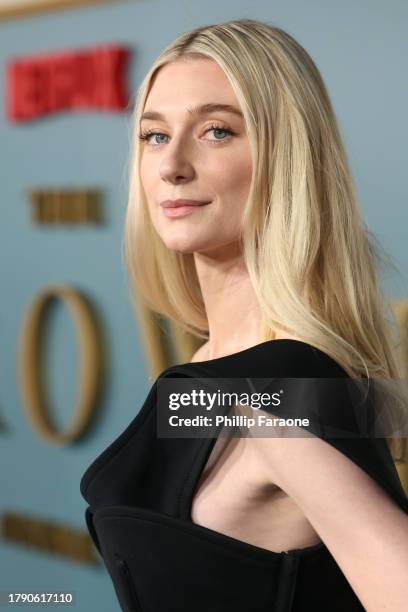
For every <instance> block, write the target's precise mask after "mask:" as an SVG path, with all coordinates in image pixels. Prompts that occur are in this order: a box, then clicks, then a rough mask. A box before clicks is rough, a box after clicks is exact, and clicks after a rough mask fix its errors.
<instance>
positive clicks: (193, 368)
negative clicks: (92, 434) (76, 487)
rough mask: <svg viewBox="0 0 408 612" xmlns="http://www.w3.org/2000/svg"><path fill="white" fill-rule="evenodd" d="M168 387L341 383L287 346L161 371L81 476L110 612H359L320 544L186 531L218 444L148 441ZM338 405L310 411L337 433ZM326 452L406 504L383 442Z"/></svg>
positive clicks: (331, 368) (327, 361)
mask: <svg viewBox="0 0 408 612" xmlns="http://www.w3.org/2000/svg"><path fill="white" fill-rule="evenodd" d="M171 377H177V378H187V379H188V378H189V377H190V378H191V377H193V378H194V377H196V378H203V379H204V378H211V379H215V378H223V379H227V378H243V379H247V380H248V379H250V378H251V377H253V378H256V379H262V378H264V379H268V378H271V377H274V378H275V377H284V378H327V379H336V378H337V379H343V380H344V379H345V378H348V379H349V380H350V378H349V377H348V375H347V373H346V372H345V371H344V370H343V369H342V368H341V367H340V366H339V364H337V362H335V361H334V360H333V359H332V358H331V357H329V356H328V355H327V354H326V353H324V352H322V351H321V350H319V349H317V348H315V347H312V346H311V345H309V344H307V343H305V342H301V341H298V340H288V339H282V340H270V341H267V342H263V343H261V344H258V345H255V346H253V347H251V348H249V349H246V350H243V351H240V352H238V353H235V354H233V355H228V356H226V357H220V358H218V359H213V360H211V361H202V362H195V363H186V364H181V365H176V366H173V367H170V368H168V369H166V370H164V372H162V373H161V374H160V376H159V377H158V379H156V381H155V382H154V384H153V385H152V387H151V389H150V392H149V394H148V396H147V398H146V400H145V403H144V404H143V406H142V408H141V410H140V411H139V412H138V414H137V415H136V417H135V418H134V419H133V421H132V422H131V423H130V424H129V425H128V427H127V428H126V429H125V430H124V431H123V432H122V434H120V435H119V436H118V437H117V439H116V440H114V441H113V442H112V443H111V444H110V445H109V446H108V448H106V450H104V451H103V452H102V453H101V454H100V455H99V456H98V457H97V459H96V460H95V461H94V462H93V463H92V464H91V465H90V466H89V468H88V469H87V470H86V472H85V473H84V475H83V477H82V480H81V485H80V488H81V493H82V495H83V497H84V498H85V499H86V501H87V502H88V504H89V506H88V507H87V508H86V513H85V518H86V522H87V526H88V529H89V532H90V534H91V537H92V539H93V541H94V543H95V545H96V547H97V549H98V551H99V552H100V554H101V556H102V558H103V561H104V563H105V565H106V567H107V570H108V572H109V574H110V577H111V579H112V582H113V585H114V588H115V591H116V594H117V597H118V600H119V603H120V606H121V609H122V610H125V611H127V612H244V611H245V612H249V611H251V612H272V611H274V612H289V611H292V612H299V611H302V612H309V611H313V612H329V611H330V612H346V611H347V612H354V611H357V610H359V611H361V610H364V608H363V606H362V604H361V603H360V602H359V600H358V598H357V596H356V595H355V593H354V591H353V590H352V588H351V586H350V585H349V583H348V582H347V580H346V578H345V576H344V574H343V573H342V571H341V569H340V567H339V566H338V565H337V563H336V561H335V559H334V557H333V556H332V555H331V554H330V552H329V550H328V549H327V547H326V546H325V544H324V543H323V542H320V543H318V544H316V545H314V546H309V547H307V548H300V549H292V550H288V551H283V552H272V551H270V550H268V549H266V548H261V547H258V546H255V545H253V544H249V543H246V542H243V541H241V540H238V539H236V538H234V537H231V536H228V535H225V534H222V533H219V532H217V531H214V530H212V529H209V528H207V527H203V526H201V525H197V524H195V523H193V522H192V520H191V506H192V499H193V493H194V491H195V488H196V485H197V483H198V481H199V478H200V475H201V473H202V471H203V469H204V467H205V465H206V463H207V460H208V459H209V457H210V454H211V451H212V449H213V447H214V444H215V441H216V439H217V437H216V436H215V437H202V438H193V437H192V438H166V437H159V436H158V435H157V429H156V427H157V425H156V412H157V410H156V409H157V385H158V381H159V380H163V379H164V378H171ZM330 399H331V400H332V402H331V406H332V407H333V406H336V398H334V397H332V398H330ZM326 400H327V398H326ZM329 403H330V402H329ZM337 405H338V408H339V409H338V410H337V409H333V408H332V409H331V410H329V409H328V408H327V407H328V404H327V401H326V402H322V403H321V404H319V405H318V409H319V410H321V412H322V414H323V408H324V414H325V415H326V413H327V414H329V415H331V416H330V417H329V423H328V425H330V424H331V423H330V419H331V418H333V419H334V420H336V427H337V430H339V429H338V427H339V424H340V425H341V423H340V421H339V414H341V415H347V410H346V409H345V408H347V407H345V406H344V404H342V403H337ZM315 408H316V406H315ZM349 417H350V414H348V416H345V417H344V418H346V419H348V418H349ZM326 424H327V418H326ZM347 427H348V424H346V425H345V429H347ZM326 441H327V442H328V443H330V444H331V445H332V446H334V447H335V448H336V449H337V450H339V451H340V452H342V453H344V454H345V455H346V456H347V457H349V458H350V459H351V460H352V461H353V462H354V463H356V464H357V465H358V466H359V467H360V468H362V469H363V470H364V471H365V472H366V473H368V474H369V475H370V476H371V477H372V478H373V479H374V480H375V481H376V482H377V483H379V484H380V485H381V486H382V487H383V489H384V490H385V491H386V492H387V493H388V494H389V495H390V497H391V498H392V499H393V500H394V501H395V502H396V504H397V505H398V506H399V507H400V508H402V509H403V510H404V511H405V512H407V513H408V497H407V495H406V493H405V492H404V490H403V488H402V485H401V482H400V480H399V477H398V472H397V470H396V467H395V464H394V462H393V460H392V457H391V454H390V452H389V450H388V447H387V444H386V442H385V439H384V438H371V439H369V438H367V437H364V438H363V437H361V438H358V439H356V438H353V437H351V436H345V437H343V438H341V437H328V438H326ZM384 537H386V534H385V535H384ZM384 571H388V570H387V568H385V570H384ZM389 571H392V570H391V569H389Z"/></svg>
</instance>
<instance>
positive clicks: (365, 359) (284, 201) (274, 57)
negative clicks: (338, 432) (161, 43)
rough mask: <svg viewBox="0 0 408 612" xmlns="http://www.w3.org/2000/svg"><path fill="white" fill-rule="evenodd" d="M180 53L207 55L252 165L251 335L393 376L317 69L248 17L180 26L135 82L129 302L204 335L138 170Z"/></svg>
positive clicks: (194, 282) (390, 327)
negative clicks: (258, 318) (160, 89)
mask: <svg viewBox="0 0 408 612" xmlns="http://www.w3.org/2000/svg"><path fill="white" fill-rule="evenodd" d="M181 57H182V58H186V59H191V60H194V58H203V57H205V58H211V59H212V60H214V61H216V62H217V63H218V64H219V66H220V67H221V68H222V69H223V71H224V72H225V74H226V76H227V77H228V79H229V81H230V83H231V86H232V88H233V90H234V92H235V95H236V97H237V99H238V102H239V105H240V107H241V110H242V112H243V114H244V119H245V124H246V129H247V134H248V139H249V143H250V147H251V153H252V163H253V168H254V171H253V176H252V182H251V186H250V191H249V195H248V200H247V204H246V209H245V213H244V219H243V230H242V250H243V257H244V259H245V262H246V266H247V269H248V273H249V275H250V278H251V281H252V285H253V288H254V291H255V292H256V295H257V297H258V300H259V304H260V308H261V311H262V316H263V323H262V330H261V333H262V337H263V338H264V339H265V340H271V339H274V337H275V334H276V330H278V329H280V330H290V331H291V332H292V333H294V334H295V335H297V336H298V337H300V338H302V339H303V340H304V341H305V342H307V343H309V344H311V345H313V346H315V347H317V348H319V349H320V350H322V351H324V352H325V353H327V354H328V355H329V356H331V357H332V358H333V359H334V360H335V361H337V362H338V363H339V364H340V365H341V366H342V367H343V368H344V369H345V370H346V371H347V373H348V374H349V375H350V376H351V377H360V376H367V377H376V378H399V377H403V376H404V368H403V364H402V359H401V357H400V355H399V353H398V334H397V330H396V325H395V320H394V319H393V315H392V312H391V309H390V305H389V304H388V302H387V301H386V300H385V298H384V296H383V295H382V294H381V291H380V288H379V282H378V279H377V272H376V265H375V264H376V259H378V260H380V254H379V253H380V247H379V245H378V244H376V241H375V239H374V238H373V237H372V236H371V235H370V232H369V231H368V230H367V227H366V226H365V223H364V221H363V219H362V215H361V212H360V209H359V204H358V199H357V194H356V189H355V187H354V182H353V178H352V174H351V171H350V168H349V163H348V160H347V156H346V152H345V147H344V144H343V141H342V137H341V135H340V130H339V127H338V123H337V120H336V116H335V112H334V110H333V107H332V104H331V101H330V99H329V95H328V92H327V90H326V87H325V85H324V82H323V80H322V77H321V75H320V72H319V70H318V68H317V67H316V65H315V63H314V62H313V60H312V59H311V57H310V56H309V55H308V53H307V52H306V51H305V49H304V48H303V47H302V46H301V45H300V44H299V43H298V42H296V40H295V39H294V38H293V37H292V36H290V35H289V34H288V33H287V32H285V31H283V30H282V29H280V28H277V27H273V26H271V25H269V24H266V23H263V22H259V21H255V20H252V19H240V20H235V21H228V22H226V23H220V24H214V25H208V26H204V27H200V28H197V29H194V30H192V31H191V32H186V33H184V34H182V35H181V36H179V37H178V38H177V39H176V40H175V41H174V42H172V43H171V44H170V45H169V46H168V47H167V48H165V49H164V51H163V52H162V53H161V54H160V56H159V57H158V58H157V60H156V61H155V62H154V64H153V66H152V67H151V69H150V71H149V72H148V73H147V75H146V76H145V78H144V80H143V82H142V84H141V86H140V87H139V89H138V92H137V95H136V99H135V105H134V111H133V116H132V144H131V155H130V160H129V164H130V174H129V199H128V205H127V210H126V218H125V235H124V246H125V259H126V265H127V269H128V273H129V277H130V282H131V294H132V299H133V301H134V304H135V305H136V307H137V304H138V303H140V301H141V300H142V301H143V302H144V304H145V305H146V306H148V307H149V308H150V309H152V310H153V311H155V312H157V313H158V314H161V315H163V316H164V317H167V318H169V319H170V320H172V321H174V322H175V323H176V324H178V325H180V326H181V327H182V328H183V329H184V330H185V331H187V332H189V333H191V334H193V335H194V336H197V337H201V338H207V337H208V320H207V316H206V311H205V307H204V302H203V298H202V294H201V290H200V285H199V282H198V277H197V273H196V269H195V263H194V256H193V254H190V253H189V254H183V253H180V252H175V251H171V250H169V249H168V248H167V247H166V246H165V244H164V243H163V241H162V240H161V238H160V237H159V236H158V234H157V232H156V231H155V229H154V227H153V226H152V223H151V221H150V217H149V214H148V209H147V203H146V200H145V195H144V193H143V189H142V185H141V181H140V174H139V162H140V141H139V139H138V132H139V126H140V116H141V113H142V112H143V109H144V105H145V101H146V97H147V95H148V93H149V90H150V87H151V84H152V79H153V77H154V76H155V74H156V73H157V71H158V70H159V69H160V67H162V66H164V65H166V64H168V63H169V62H173V61H175V60H177V59H178V58H181ZM387 317H388V319H387ZM399 440H400V444H399V445H397V444H396V442H397V440H396V439H387V441H388V443H389V446H390V449H391V451H392V452H393V456H394V459H400V460H402V459H403V458H404V455H406V453H405V451H406V445H404V444H402V445H401V439H399Z"/></svg>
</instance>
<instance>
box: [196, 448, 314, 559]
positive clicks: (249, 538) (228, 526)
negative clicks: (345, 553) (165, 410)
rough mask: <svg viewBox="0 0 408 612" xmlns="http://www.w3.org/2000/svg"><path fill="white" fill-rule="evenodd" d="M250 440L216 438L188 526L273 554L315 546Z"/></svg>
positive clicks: (299, 514)
mask: <svg viewBox="0 0 408 612" xmlns="http://www.w3.org/2000/svg"><path fill="white" fill-rule="evenodd" d="M251 442H253V441H252V440H249V439H246V438H218V439H217V441H216V443H215V445H214V448H213V450H212V453H211V455H210V458H209V460H208V461H207V465H206V466H205V468H204V470H203V472H202V474H201V477H200V479H199V482H198V483H197V486H196V489H195V492H194V495H193V500H192V506H191V520H192V522H193V523H196V524H198V525H202V526H204V527H207V528H209V529H212V530H214V531H217V532H219V533H223V534H226V535H229V536H231V537H233V538H236V539H238V540H241V541H244V542H247V543H249V544H254V545H255V546H259V547H261V548H266V549H268V550H272V551H274V552H281V551H283V550H290V549H292V548H302V547H306V546H311V545H313V544H317V543H318V542H320V541H321V539H320V537H319V536H318V534H317V533H316V532H315V530H314V529H313V527H312V526H311V525H310V523H309V522H308V521H307V519H306V517H305V516H304V515H303V513H302V511H301V509H300V508H299V507H298V506H297V504H295V502H294V501H293V500H292V499H291V498H290V497H289V496H288V495H286V493H285V492H284V491H282V490H281V489H279V488H278V487H276V486H275V485H273V484H271V483H270V482H269V481H268V478H267V474H266V473H265V470H264V466H262V465H260V464H259V458H258V457H257V455H256V454H255V453H254V452H253V446H252V445H251Z"/></svg>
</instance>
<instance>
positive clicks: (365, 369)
mask: <svg viewBox="0 0 408 612" xmlns="http://www.w3.org/2000/svg"><path fill="white" fill-rule="evenodd" d="M133 121H134V123H133V126H134V133H133V141H132V155H131V165H130V185H129V201H128V208H127V216H126V226H125V249H126V261H127V266H128V270H129V277H130V281H131V286H132V289H133V291H134V299H135V303H137V302H139V301H140V300H144V302H145V303H146V304H147V305H148V306H149V307H150V308H152V309H153V310H154V311H155V312H157V313H160V314H162V315H164V316H165V317H168V318H169V319H171V320H173V321H174V322H176V323H177V324H179V325H181V326H182V327H183V328H184V329H185V330H187V331H189V332H191V333H192V334H194V335H196V336H198V337H201V338H203V339H205V342H204V344H203V345H202V346H201V348H200V349H199V350H198V352H197V353H196V354H195V355H193V357H192V359H191V362H189V363H185V364H179V365H176V366H173V367H170V368H167V369H166V370H165V371H164V372H162V374H161V375H160V376H159V377H158V379H157V380H156V381H155V383H154V384H153V386H152V388H151V390H150V393H149V395H148V397H147V399H146V401H145V403H144V405H143V406H142V408H141V410H140V411H139V413H138V414H137V416H136V417H135V419H134V420H133V421H132V422H131V423H130V425H129V426H128V427H127V429H126V430H125V431H124V432H123V433H122V434H121V435H120V436H119V437H118V438H117V439H116V440H115V441H114V442H112V444H111V445H110V446H109V447H108V448H107V449H106V450H105V451H104V452H103V453H102V454H101V455H100V456H99V457H98V458H97V459H96V460H95V461H94V463H93V464H92V465H91V466H90V467H89V468H88V470H87V471H86V473H85V474H84V476H83V478H82V482H81V491H82V494H83V496H84V497H85V499H86V500H87V501H88V503H89V506H88V508H87V511H86V520H87V524H88V527H89V530H90V533H91V535H92V537H93V539H94V542H95V544H96V546H97V547H98V550H99V551H100V553H101V555H102V557H103V559H104V561H105V563H106V566H107V569H108V571H109V573H110V576H111V578H112V581H113V584H114V586H115V589H116V593H117V595H118V599H119V602H120V605H121V607H122V609H123V610H132V611H133V610H134V611H136V612H137V611H140V610H142V611H145V612H170V611H171V612H183V611H186V612H187V611H188V612H190V611H192V610H194V612H240V611H244V610H245V611H246V612H247V611H248V610H251V611H257V612H261V611H265V612H267V611H268V612H270V611H271V610H274V611H275V612H283V611H294V612H298V611H309V610H310V611H313V612H320V611H321V612H323V611H324V612H328V611H329V610H330V612H333V611H334V612H335V611H339V612H340V611H341V612H345V611H346V610H347V612H352V611H355V610H364V609H365V610H368V611H370V612H377V611H378V612H380V610H381V611H383V610H390V611H392V612H402V611H406V610H407V609H408V517H407V513H408V499H407V495H406V492H405V491H404V490H403V488H402V485H401V483H400V481H399V478H398V473H397V471H396V468H395V464H394V460H395V459H396V458H397V454H396V453H397V452H401V448H400V449H399V450H397V443H398V441H399V440H398V439H397V438H396V437H395V438H394V439H392V438H391V436H390V437H389V438H388V437H387V438H385V437H383V438H378V437H376V438H374V439H369V438H368V437H366V438H364V437H362V438H360V439H359V440H358V442H356V440H354V439H352V438H351V437H348V438H347V437H344V438H341V437H337V438H336V437H332V438H327V439H323V438H322V437H321V436H319V435H318V434H317V435H312V436H310V435H309V436H306V435H305V436H302V435H295V436H293V435H292V436H290V435H289V436H286V435H283V436H280V437H279V436H276V435H275V436H266V437H265V436H251V435H249V436H247V437H245V436H242V437H238V438H232V439H230V440H228V442H227V443H224V444H221V437H220V436H218V438H217V436H215V437H207V438H205V437H204V440H203V439H202V438H194V437H190V438H189V437H181V436H180V437H178V438H177V437H173V438H166V437H160V436H159V435H158V434H157V429H156V417H157V416H158V414H159V411H158V410H157V402H158V383H159V381H160V382H164V381H165V380H167V382H171V380H172V379H176V378H177V379H184V380H186V381H188V380H190V379H193V378H194V377H197V378H200V377H201V378H205V379H208V380H209V381H212V383H214V382H215V381H216V380H217V379H220V378H228V379H232V380H236V381H237V384H238V381H242V380H250V379H251V378H252V377H254V379H255V378H264V379H265V378H277V377H282V378H288V379H289V378H291V379H292V380H293V379H312V378H314V377H316V378H317V379H320V378H321V379H325V380H329V379H337V380H340V381H344V380H347V379H357V378H359V377H363V378H364V379H365V380H372V379H374V378H384V379H395V378H398V377H400V376H401V372H402V370H401V368H402V366H401V364H400V362H399V360H398V356H397V352H396V348H395V345H396V339H395V338H394V337H393V335H392V330H391V326H390V321H388V320H387V310H386V309H387V305H386V302H385V300H384V298H383V297H382V295H381V293H380V290H379V285H378V281H377V276H376V269H375V254H376V250H375V248H374V243H373V241H372V240H371V239H370V237H369V233H368V231H367V229H366V227H365V225H364V222H363V220H362V217H361V213H360V210H359V206H358V202H357V196H356V192H355V188H354V186H353V180H352V176H351V172H350V169H349V166H348V162H347V157H346V153H345V150H344V145H343V142H342V139H341V136H340V133H339V129H338V125H337V122H336V117H335V113H334V111H333V108H332V105H331V103H330V100H329V96H328V93H327V91H326V88H325V85H324V83H323V81H322V78H321V75H320V73H319V71H318V69H317V68H316V66H315V64H314V62H313V61H312V59H311V58H310V56H309V55H308V53H307V52H306V51H305V50H304V49H303V47H302V46H301V45H300V44H299V43H298V42H296V41H295V40H294V39H293V37H291V36H290V35H289V34H288V33H286V32H284V31H283V30H282V29H279V28H276V27H272V26H271V25H269V24H266V23H262V22H258V21H255V20H250V19H242V20H237V21H230V22H227V23H221V24H215V25H209V26H205V27H202V28H198V29H196V30H193V31H192V32H188V33H185V34H183V35H181V36H179V37H178V38H177V39H176V40H175V41H174V42H172V43H171V44H170V45H169V46H168V47H167V48H166V49H165V50H164V51H163V52H162V53H161V55H160V56H159V58H158V59H157V60H156V61H155V62H154V64H153V66H152V68H151V69H150V71H149V72H148V74H147V75H146V77H145V79H144V80H143V82H142V84H141V86H140V88H139V91H138V95H137V99H136V104H135V108H134V117H133ZM173 382H174V381H173ZM344 397H345V396H344ZM341 398H342V399H341V400H340V395H338V394H332V395H331V396H330V395H328V396H327V395H326V398H325V400H324V401H320V400H319V401H317V402H315V403H314V404H313V405H312V406H311V407H309V408H310V410H314V414H316V411H317V414H318V415H319V419H320V418H321V419H322V422H323V421H325V423H326V425H329V426H330V425H333V422H334V421H335V422H336V424H337V426H338V425H339V424H340V425H341V427H342V424H343V420H344V422H345V421H346V420H347V419H348V418H349V417H350V414H351V406H350V405H349V404H348V403H347V399H344V398H343V396H341ZM301 405H302V406H303V403H302V404H301ZM304 405H305V406H306V404H304ZM292 407H293V406H291V405H288V406H287V411H288V414H289V412H290V410H291V408H292ZM305 411H306V408H305ZM301 416H302V415H301ZM303 416H304V415H303ZM341 427H340V429H341ZM306 430H307V427H306V428H305V429H304V431H305V432H306ZM300 431H302V429H301V428H300Z"/></svg>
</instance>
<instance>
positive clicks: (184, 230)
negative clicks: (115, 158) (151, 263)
mask: <svg viewBox="0 0 408 612" xmlns="http://www.w3.org/2000/svg"><path fill="white" fill-rule="evenodd" d="M204 104H225V105H230V106H232V107H234V108H235V109H236V111H237V113H233V112H230V111H227V110H211V111H210V112H208V109H207V111H206V112H201V113H190V112H189V109H193V108H195V107H199V106H201V105H204ZM146 113H157V114H160V117H157V116H155V117H153V118H152V117H151V116H150V118H145V119H143V118H142V120H141V123H140V132H141V135H142V136H143V135H146V132H149V133H150V135H147V140H142V142H141V146H142V148H141V164H140V176H141V181H142V186H143V189H144V192H145V196H146V199H147V203H148V208H149V214H150V217H151V220H152V223H153V225H154V227H155V229H156V231H157V233H158V234H159V236H160V237H161V239H162V240H163V242H164V243H165V244H166V246H167V247H168V248H169V249H172V250H176V251H179V252H182V253H193V252H201V253H207V252H208V253H210V252H212V253H213V254H214V255H215V253H216V251H217V250H219V249H220V248H221V247H223V249H222V251H221V250H220V253H221V252H223V253H225V247H227V251H228V247H229V246H231V248H233V247H234V246H235V247H236V243H237V240H238V239H239V236H240V232H241V220H242V214H243V211H244V207H245V204H246V199H247V197H248V193H249V187H250V183H251V175H252V161H251V153H250V146H249V142H248V138H247V134H246V129H245V123H244V118H243V116H242V114H241V111H240V108H239V105H238V102H237V99H236V97H235V94H234V92H233V89H232V88H231V85H230V83H229V81H228V79H227V77H226V76H225V74H224V72H223V70H222V69H221V68H220V67H219V66H218V64H217V63H216V62H215V61H213V60H211V59H197V58H194V59H191V58H189V59H186V58H181V59H178V60H176V61H174V62H172V63H170V64H167V65H165V66H163V67H162V68H160V69H159V71H158V73H156V75H155V78H154V80H153V84H152V85H151V89H150V92H149V94H148V97H147V99H146V104H145V108H144V113H143V114H146ZM151 132H154V134H152V133H151ZM178 199H186V200H196V201H199V202H207V204H205V205H203V206H194V207H190V208H189V209H186V208H179V209H175V208H172V209H169V208H164V207H163V206H162V205H161V203H162V202H164V201H166V200H173V201H174V200H178ZM175 214H176V215H177V216H170V215H175Z"/></svg>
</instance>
